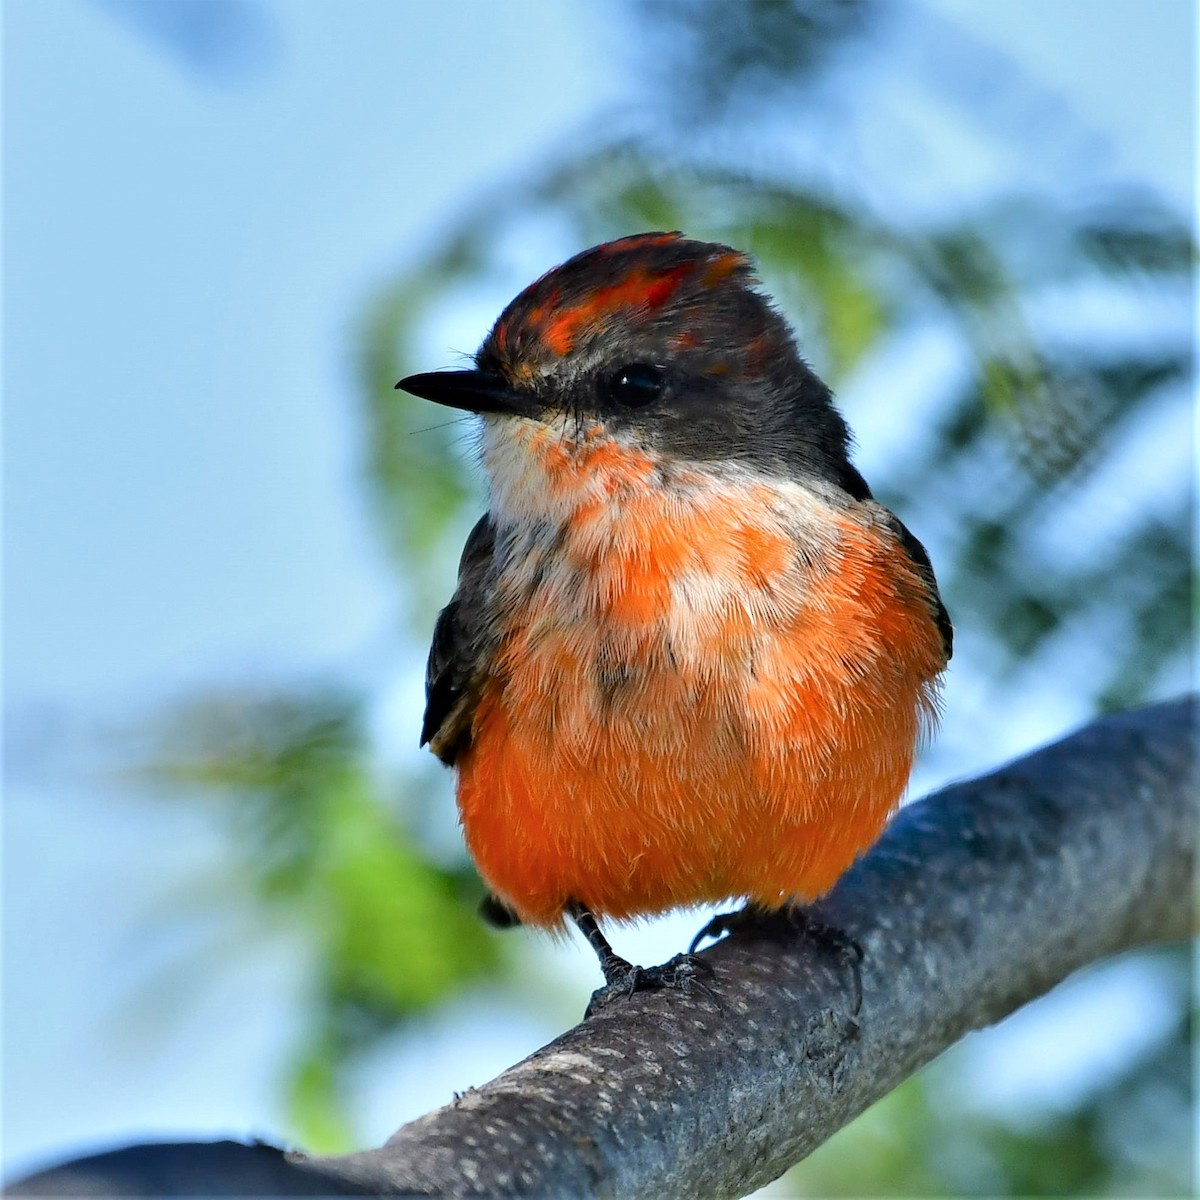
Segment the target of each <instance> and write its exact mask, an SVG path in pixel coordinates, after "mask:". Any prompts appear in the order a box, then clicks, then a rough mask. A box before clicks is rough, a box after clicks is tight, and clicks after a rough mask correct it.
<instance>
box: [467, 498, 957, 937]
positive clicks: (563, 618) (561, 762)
mask: <svg viewBox="0 0 1200 1200" xmlns="http://www.w3.org/2000/svg"><path fill="white" fill-rule="evenodd" d="M737 500H738V502H737V503H731V502H730V497H729V496H728V495H727V494H724V495H717V496H715V497H714V498H713V499H712V501H711V502H706V503H700V502H697V503H693V504H691V505H689V506H686V507H684V508H681V507H680V506H679V505H678V504H677V503H672V504H670V505H668V504H667V502H666V501H665V499H664V498H663V497H662V496H656V495H655V493H654V492H653V491H652V490H650V489H642V490H641V491H639V492H638V493H637V494H636V497H634V498H627V499H626V501H625V502H624V503H623V505H622V506H621V511H620V513H619V514H618V517H617V518H614V514H613V512H612V510H611V508H610V506H607V505H604V504H591V505H587V506H583V507H581V508H580V509H579V510H578V511H577V512H576V513H575V514H574V515H573V517H572V519H571V522H570V524H569V525H568V527H567V528H566V531H565V535H563V536H560V537H559V538H558V539H557V541H556V542H555V544H554V554H555V556H556V557H555V559H554V563H553V564H552V569H548V568H547V564H546V563H545V562H544V561H537V562H531V561H529V558H530V556H527V558H526V560H525V561H524V562H523V563H522V562H514V564H513V565H512V571H511V578H510V579H509V581H508V585H507V597H506V605H505V612H506V620H507V621H508V626H507V627H506V630H505V633H504V636H503V638H502V642H501V646H500V650H499V652H498V655H497V658H496V662H495V665H494V668H493V671H492V673H491V678H490V679H489V681H488V684H487V686H486V688H485V691H484V694H483V696H482V698H481V700H480V702H479V705H478V708H477V710H476V713H475V717H474V721H473V725H472V739H471V743H470V745H469V747H468V748H467V749H466V750H465V751H464V753H463V754H462V756H461V757H460V759H459V762H458V765H457V770H458V803H459V809H460V813H461V817H462V823H463V828H464V832H465V835H466V839H467V843H468V846H469V848H470V850H471V853H472V855H473V856H474V858H475V861H476V864H477V865H478V868H479V870H480V873H481V874H482V875H483V877H484V878H485V879H486V880H487V882H488V883H489V885H490V886H491V887H492V888H493V889H494V890H495V892H496V893H497V895H498V896H499V897H500V898H501V899H502V900H504V901H505V902H506V903H507V904H509V905H510V906H511V907H512V908H513V909H514V910H515V911H516V912H517V913H518V915H519V916H520V917H521V919H522V920H523V921H525V922H528V923H532V924H539V925H553V924H555V923H557V922H558V921H560V920H561V918H562V915H563V910H564V907H565V906H566V905H567V904H568V903H569V902H571V901H578V902H580V903H582V904H585V905H586V906H587V907H588V908H590V909H591V910H592V911H593V912H594V913H596V914H597V915H598V916H607V917H612V918H617V919H621V918H629V917H635V916H638V915H641V914H649V913H656V912H661V911H663V910H665V909H669V908H674V907H678V906H686V905H693V904H699V903H704V902H719V901H722V900H726V899H729V898H734V897H745V898H749V899H752V900H754V901H756V902H758V903H760V904H763V905H767V906H778V905H780V904H784V903H786V902H788V901H791V900H795V901H800V902H806V901H809V900H812V899H813V898H815V897H817V896H820V895H821V894H823V893H824V892H826V891H828V889H829V888H830V887H832V885H833V884H834V882H836V880H837V879H838V877H839V876H840V875H841V874H842V873H843V872H844V871H845V870H846V868H847V867H848V866H849V865H850V864H851V863H852V862H853V861H854V859H855V858H856V857H857V856H858V855H859V854H860V853H862V851H863V850H865V849H866V848H867V847H869V846H870V845H871V844H872V843H873V842H874V841H875V839H876V838H877V837H878V836H879V834H880V832H881V831H882V829H883V826H884V824H885V822H886V821H887V818H888V815H889V814H890V812H891V811H892V810H893V809H894V808H895V806H896V804H897V803H898V802H899V799H900V796H901V793H902V792H903V789H904V786H905V783H906V782H907V779H908V775H909V771H910V768H911V765H912V758H913V751H914V747H915V744H916V741H917V738H918V735H919V733H920V727H921V723H922V720H923V719H924V718H927V717H929V716H930V715H931V714H932V707H933V701H932V695H931V688H932V686H933V681H934V679H935V677H936V675H937V673H938V672H939V671H940V670H941V667H942V666H943V654H942V650H941V645H940V638H939V635H938V632H937V629H936V626H935V624H934V620H933V616H932V611H931V609H930V605H929V602H928V600H927V599H926V597H925V593H924V591H923V587H922V585H921V583H920V580H919V578H918V576H917V574H916V571H915V569H914V568H913V566H912V564H911V562H910V561H909V560H908V558H907V556H906V555H905V554H904V552H903V550H902V549H901V548H900V547H899V545H898V544H896V543H895V542H894V540H892V539H891V538H890V537H889V536H888V535H887V534H886V533H885V532H883V531H880V530H877V529H875V528H872V527H869V526H867V525H866V524H864V523H862V522H860V521H858V520H857V519H856V518H854V517H852V516H851V515H849V514H848V513H847V512H843V511H839V510H837V509H834V508H831V507H826V506H823V505H822V504H820V503H817V502H815V501H814V503H813V504H812V505H811V506H810V508H811V511H809V512H808V513H807V515H806V516H805V520H807V521H808V522H809V525H810V528H811V529H812V530H814V531H816V533H815V535H814V541H813V544H812V548H811V552H806V553H802V554H799V555H798V554H797V552H796V545H795V536H796V535H795V526H794V524H793V525H789V523H788V522H787V521H786V520H785V519H783V518H781V517H780V515H779V505H778V503H774V505H772V502H773V501H777V500H778V497H776V496H774V494H773V493H771V492H769V491H768V490H767V489H765V488H763V487H761V486H756V487H754V488H750V489H747V490H746V491H745V492H744V494H741V495H740V496H739V497H737ZM613 519H619V528H620V530H621V534H620V536H616V535H614V534H613V526H612V525H611V524H609V522H610V521H612V520H613ZM531 557H532V558H535V559H536V557H537V556H536V555H533V556H531ZM523 569H524V570H526V571H528V572H531V573H532V575H533V576H535V577H536V580H537V582H536V584H535V585H532V586H529V587H526V588H524V589H523V585H522V582H521V573H522V570H523ZM502 590H503V588H502Z"/></svg>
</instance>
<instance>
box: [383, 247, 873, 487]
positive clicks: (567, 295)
mask: <svg viewBox="0 0 1200 1200" xmlns="http://www.w3.org/2000/svg"><path fill="white" fill-rule="evenodd" d="M755 282H756V281H755V278H754V274H753V270H752V267H751V265H750V262H749V260H748V259H747V258H746V256H745V255H744V254H742V253H740V252H739V251H737V250H732V249H730V247H728V246H724V245H720V244H718V243H712V242H698V241H692V240H690V239H688V238H685V237H683V236H682V235H681V234H678V233H643V234H637V235H634V236H632V237H626V238H621V239H619V240H618V241H613V242H606V243H604V244H603V245H600V246H596V247H594V248H592V249H591V250H585V251H584V252H583V253H582V254H578V255H576V256H575V257H574V258H572V259H570V260H569V261H567V262H566V263H564V264H563V265H562V266H559V267H556V268H554V269H553V270H552V271H549V272H548V273H547V274H545V275H543V276H542V277H541V278H540V279H538V280H537V281H536V282H535V283H533V284H531V285H530V286H529V287H528V288H526V289H525V290H524V291H523V292H522V293H521V294H520V295H519V296H517V298H516V299H515V300H513V301H512V303H510V304H509V305H508V307H507V308H506V309H505V310H504V312H503V313H501V315H500V318H499V320H498V321H497V322H496V324H495V326H494V327H493V329H492V331H491V333H489V334H488V336H487V338H486V339H485V340H484V343H483V345H482V346H481V347H480V348H479V351H478V353H477V354H476V356H475V367H474V368H473V369H471V370H467V371H438V372H431V373H428V374H422V375H413V376H410V377H409V378H407V379H404V380H402V381H401V382H400V383H399V384H397V387H400V388H403V389H404V390H405V391H408V392H411V393H413V394H414V395H416V396H421V397H423V398H425V399H427V400H434V401H436V402H438V403H439V404H446V405H450V406H451V407H454V408H460V409H465V410H467V411H469V412H474V413H480V414H482V415H484V417H485V419H486V420H487V422H488V424H489V426H491V427H492V428H493V429H494V430H495V432H496V433H501V432H502V430H503V428H504V426H505V425H507V424H508V423H510V422H512V421H525V422H535V423H543V424H555V425H557V426H559V427H560V429H561V430H562V431H564V436H566V437H567V438H568V439H569V438H570V436H572V432H571V431H574V436H578V437H581V438H582V437H584V436H585V435H586V436H587V437H588V438H589V439H594V438H595V437H596V435H597V433H600V434H603V435H606V436H610V437H612V438H614V439H616V440H618V441H621V442H624V443H625V444H627V445H633V446H636V447H638V448H639V449H641V450H644V451H648V452H650V453H651V454H654V455H657V456H660V457H662V458H665V459H670V460H674V461H685V462H695V463H716V462H722V463H729V462H734V463H739V462H740V463H744V464H746V465H748V466H751V467H754V468H757V469H760V470H763V471H766V472H769V473H772V474H782V475H787V476H800V477H803V476H808V477H816V478H820V479H824V480H826V481H828V482H831V483H834V484H836V485H837V486H839V487H842V488H843V489H845V490H847V491H850V492H851V493H852V494H854V493H856V492H857V491H859V490H862V489H863V488H865V485H863V484H862V481H861V478H860V477H859V476H858V474H857V472H855V471H854V469H853V467H851V466H850V464H849V462H848V459H847V444H848V434H847V430H846V425H845V422H844V421H843V420H842V418H841V416H840V415H839V414H838V412H837V410H836V409H835V408H834V406H833V402H832V399H831V396H830V392H829V389H828V388H827V387H826V386H825V385H824V384H823V383H822V382H821V380H820V379H818V378H817V376H816V375H815V374H814V373H813V372H812V370H811V369H810V368H809V367H808V366H807V364H806V363H805V362H804V361H803V360H802V359H801V358H800V356H799V354H798V353H797V350H796V346H795V343H794V341H793V340H792V336H791V333H790V332H789V330H788V327H787V325H786V323H785V322H784V320H783V318H782V317H781V316H780V315H779V314H778V313H777V312H776V311H775V309H774V307H773V306H772V304H771V302H770V300H769V299H768V298H767V297H766V296H764V295H763V294H762V293H761V292H759V291H757V290H756V288H755ZM497 426H499V428H497Z"/></svg>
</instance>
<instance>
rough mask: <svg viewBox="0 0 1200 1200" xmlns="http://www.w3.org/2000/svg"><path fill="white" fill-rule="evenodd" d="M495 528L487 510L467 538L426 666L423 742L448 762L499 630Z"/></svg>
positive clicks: (466, 731) (465, 728) (465, 727)
mask: <svg viewBox="0 0 1200 1200" xmlns="http://www.w3.org/2000/svg"><path fill="white" fill-rule="evenodd" d="M495 544H496V531H495V527H494V526H493V525H492V519H491V516H490V515H488V514H486V513H485V514H484V515H483V516H482V517H481V518H480V519H479V521H478V522H477V524H476V525H475V528H474V529H472V530H471V533H470V536H469V537H468V538H467V544H466V545H465V546H464V547H463V553H462V559H461V561H460V562H459V565H458V586H457V587H456V588H455V589H454V595H453V597H451V600H450V603H449V604H447V605H446V607H445V608H443V609H442V611H441V612H440V613H439V614H438V619H437V623H436V624H435V625H434V627H433V645H432V646H430V648H429V661H428V663H427V664H426V667H425V721H424V724H423V725H422V726H421V745H422V746H424V745H426V744H428V745H429V748H430V749H431V750H432V751H433V752H434V754H436V755H437V756H438V758H440V759H441V760H442V762H444V763H445V764H446V765H447V766H453V765H454V761H455V759H457V758H458V756H459V754H460V753H461V752H462V750H463V749H464V748H465V746H466V745H467V743H468V742H469V741H470V739H471V721H472V718H473V717H474V715H475V706H476V704H477V703H478V702H479V691H480V688H481V687H482V684H483V681H484V679H485V677H486V675H487V671H488V667H489V666H490V664H491V657H492V652H493V650H494V648H495V641H496V631H495V621H494V619H493V598H492V588H491V578H492V554H493V550H494V549H495Z"/></svg>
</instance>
